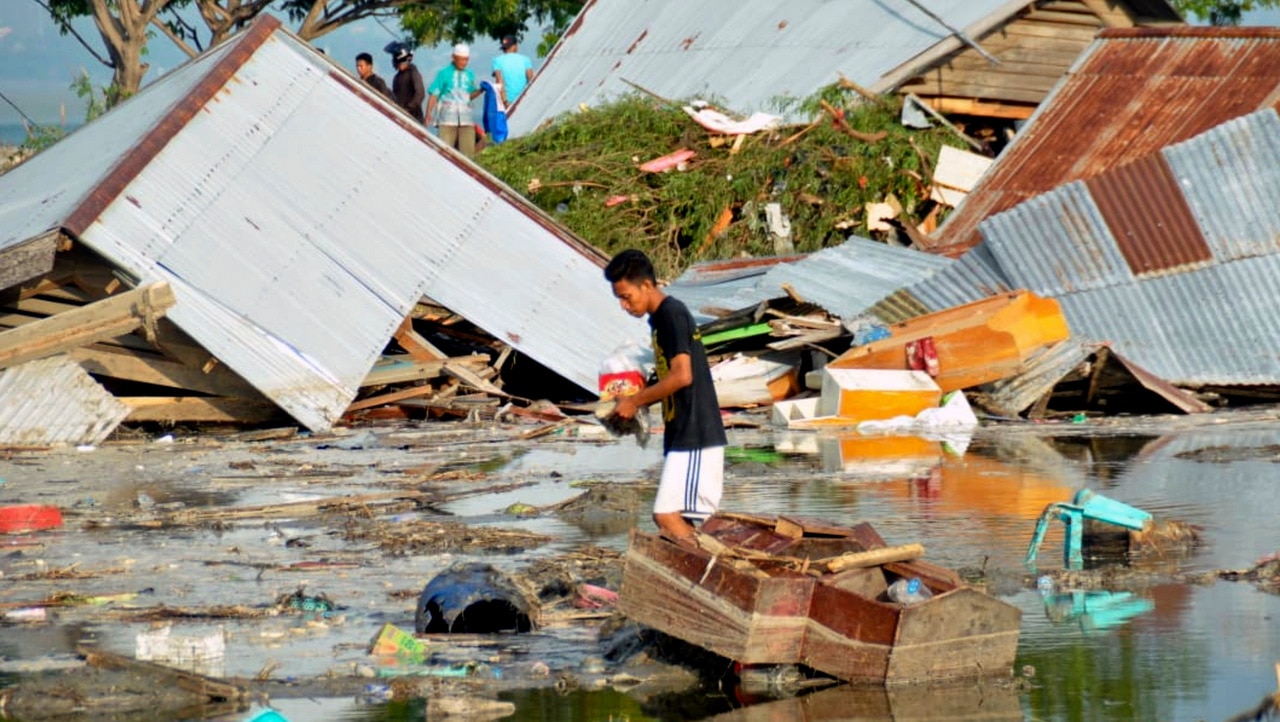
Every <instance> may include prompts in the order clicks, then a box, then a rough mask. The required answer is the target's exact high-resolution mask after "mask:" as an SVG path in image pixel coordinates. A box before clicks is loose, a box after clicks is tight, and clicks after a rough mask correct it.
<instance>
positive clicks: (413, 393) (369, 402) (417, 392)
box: [346, 384, 435, 414]
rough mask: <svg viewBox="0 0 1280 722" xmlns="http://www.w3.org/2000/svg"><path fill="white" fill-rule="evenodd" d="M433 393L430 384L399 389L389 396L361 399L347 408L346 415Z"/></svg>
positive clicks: (433, 389)
mask: <svg viewBox="0 0 1280 722" xmlns="http://www.w3.org/2000/svg"><path fill="white" fill-rule="evenodd" d="M433 393H435V388H434V387H432V386H431V384H423V385H422V386H414V387H412V388H407V389H400V390H399V391H392V392H391V393H389V394H380V395H378V396H370V397H369V398H367V399H361V400H359V401H356V402H354V403H352V404H351V405H350V406H348V407H347V410H346V413H348V414H349V413H351V412H352V411H360V410H362V409H372V408H373V407H375V406H384V405H386V404H393V403H395V402H397V401H404V400H406V399H416V398H419V397H421V396H428V395H430V394H433Z"/></svg>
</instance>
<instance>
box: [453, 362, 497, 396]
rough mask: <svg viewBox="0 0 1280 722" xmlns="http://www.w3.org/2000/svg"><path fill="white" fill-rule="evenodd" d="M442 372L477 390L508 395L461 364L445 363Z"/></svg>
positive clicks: (491, 394) (495, 394)
mask: <svg viewBox="0 0 1280 722" xmlns="http://www.w3.org/2000/svg"><path fill="white" fill-rule="evenodd" d="M444 373H445V375H446V376H451V377H453V378H455V379H457V380H458V381H459V382H460V383H463V384H465V385H467V386H470V387H471V388H473V389H475V390H477V391H483V392H485V393H486V394H489V395H490V396H509V395H510V394H508V393H507V392H506V391H503V390H502V389H500V388H498V387H497V386H494V385H493V384H491V383H489V382H488V381H486V380H484V379H483V378H480V376H479V375H478V374H477V373H476V372H475V371H473V370H471V369H470V368H467V367H466V366H463V365H462V364H446V365H445V367H444Z"/></svg>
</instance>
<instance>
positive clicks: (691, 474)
mask: <svg viewBox="0 0 1280 722" xmlns="http://www.w3.org/2000/svg"><path fill="white" fill-rule="evenodd" d="M723 488H724V447H723V446H712V447H708V448H706V449H695V450H692V451H686V450H678V449H672V450H671V451H668V452H667V459H666V462H665V463H663V465H662V480H661V481H659V482H658V497H657V498H656V499H654V500H653V513H654V514H669V513H671V512H673V511H676V512H680V515H681V516H683V517H685V518H686V519H691V520H695V521H703V520H705V519H706V518H707V517H709V516H711V515H712V514H714V513H715V511H716V509H718V508H719V507H720V493H721V491H722V490H723Z"/></svg>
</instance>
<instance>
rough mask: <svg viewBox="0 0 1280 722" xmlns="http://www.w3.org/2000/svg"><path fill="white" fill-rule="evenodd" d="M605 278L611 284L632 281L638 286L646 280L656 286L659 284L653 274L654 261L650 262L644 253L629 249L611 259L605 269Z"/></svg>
mask: <svg viewBox="0 0 1280 722" xmlns="http://www.w3.org/2000/svg"><path fill="white" fill-rule="evenodd" d="M604 277H605V280H607V281H608V282H609V283H617V282H618V281H630V282H632V283H637V284H638V283H642V282H644V281H646V280H647V281H652V282H653V283H655V284H656V283H657V282H658V277H657V276H656V275H655V274H654V272H653V261H650V260H649V257H648V256H646V255H645V254H644V251H638V250H636V249H634V248H628V249H627V250H625V251H622V252H621V253H619V254H618V255H616V256H614V257H613V258H612V259H610V261H609V265H607V266H605V267H604Z"/></svg>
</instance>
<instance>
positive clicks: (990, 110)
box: [922, 98, 1036, 120]
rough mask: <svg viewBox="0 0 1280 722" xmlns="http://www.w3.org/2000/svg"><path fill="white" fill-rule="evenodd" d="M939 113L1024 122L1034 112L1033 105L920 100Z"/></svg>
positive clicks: (970, 99)
mask: <svg viewBox="0 0 1280 722" xmlns="http://www.w3.org/2000/svg"><path fill="white" fill-rule="evenodd" d="M922 100H924V101H925V102H926V103H928V104H929V105H931V106H933V109H934V110H936V111H938V112H939V113H945V114H948V115H980V116H983V117H986V118H1009V119H1012V120H1026V119H1027V118H1030V117H1031V114H1032V113H1034V112H1036V106H1035V105H1034V104H1030V103H1029V104H1027V105H1014V104H1012V103H1002V102H999V101H993V102H992V101H982V100H974V99H972V98H922Z"/></svg>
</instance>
